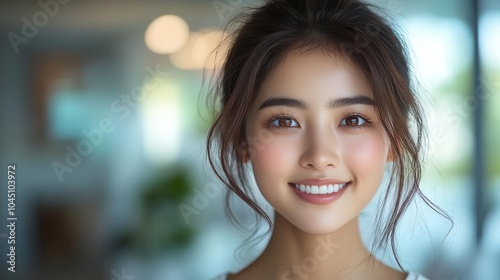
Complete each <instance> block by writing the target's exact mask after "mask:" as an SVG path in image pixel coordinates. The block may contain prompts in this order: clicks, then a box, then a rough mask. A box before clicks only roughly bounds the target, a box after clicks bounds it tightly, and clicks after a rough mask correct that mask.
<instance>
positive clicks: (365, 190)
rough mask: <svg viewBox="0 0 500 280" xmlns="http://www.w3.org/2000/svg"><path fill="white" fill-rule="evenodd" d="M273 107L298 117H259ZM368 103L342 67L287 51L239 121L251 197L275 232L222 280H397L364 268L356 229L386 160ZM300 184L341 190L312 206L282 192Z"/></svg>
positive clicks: (359, 82)
mask: <svg viewBox="0 0 500 280" xmlns="http://www.w3.org/2000/svg"><path fill="white" fill-rule="evenodd" d="M275 97H280V98H288V99H296V100H299V101H302V103H304V104H307V107H303V108H298V107H297V106H288V105H283V104H282V105H276V104H275V106H268V107H265V108H261V109H259V108H260V107H261V105H262V104H263V103H264V102H265V101H266V100H268V99H269V98H275ZM372 97H373V96H372V91H371V89H370V87H369V85H368V83H367V82H366V80H365V78H364V76H363V75H362V74H361V72H360V71H359V70H358V69H356V67H355V66H354V65H353V64H352V63H350V62H349V61H348V59H345V58H344V57H340V56H335V55H331V54H330V55H328V54H326V53H325V52H320V51H309V52H299V51H292V52H290V53H289V54H288V55H287V56H286V58H285V59H284V61H283V62H282V63H280V64H279V65H278V66H277V67H276V68H275V69H274V70H273V71H272V72H271V73H270V74H269V75H268V77H267V78H266V80H265V81H264V84H263V85H262V87H261V89H260V91H259V93H258V97H257V99H256V101H255V102H254V104H253V106H252V109H251V111H250V112H248V114H247V119H246V123H247V130H246V139H247V142H248V143H249V144H248V146H247V147H246V149H245V151H244V152H245V153H246V155H247V156H246V158H244V161H245V162H247V163H249V162H251V164H252V170H253V172H254V176H255V180H256V183H257V185H258V187H259V190H260V191H261V193H262V195H263V196H264V198H265V199H266V200H267V201H268V202H269V203H270V204H271V206H273V208H274V209H275V221H274V222H275V226H274V229H273V233H272V236H271V239H270V241H269V244H268V245H267V247H266V249H265V250H264V252H263V253H262V254H261V255H260V256H259V257H258V258H257V259H256V260H255V261H254V262H253V263H252V264H250V265H249V266H248V267H246V268H245V269H243V270H242V271H240V272H239V273H237V274H231V275H229V277H228V279H230V280H241V279H243V280H245V279H252V280H254V279H263V280H266V279H280V280H281V279H318V280H322V279H325V280H326V279H345V280H351V279H356V280H361V279H362V280H367V279H384V280H388V279H394V280H403V279H405V278H406V276H407V274H406V273H403V272H400V271H398V270H395V269H393V268H391V267H389V266H386V265H385V264H383V263H382V262H380V261H378V260H374V262H373V263H371V262H367V257H368V256H370V253H369V252H368V251H367V250H366V249H365V247H364V245H363V243H362V240H361V236H360V232H359V227H358V215H359V214H360V213H361V211H362V210H363V208H364V207H365V206H366V205H367V204H368V203H369V202H370V201H371V200H372V198H373V197H374V196H375V194H376V192H377V190H378V188H379V186H380V184H381V181H382V178H383V174H384V169H385V165H386V163H387V162H388V161H390V160H391V153H390V145H389V141H388V139H387V136H386V134H385V131H384V129H383V127H382V124H381V122H380V120H379V118H378V115H377V108H376V106H375V105H374V104H370V102H369V100H370V99H372ZM339 100H342V101H344V102H339ZM329 101H333V102H330V103H331V104H333V106H330V107H329V106H327V104H328V103H329ZM346 101H350V102H346ZM296 103H297V102H296ZM348 103H349V104H348ZM350 103H353V104H350ZM310 178H330V179H336V180H341V181H344V182H350V186H349V187H348V188H347V189H346V190H345V193H344V194H343V195H342V196H341V197H340V198H339V199H338V200H336V201H334V202H332V203H330V204H327V205H315V204H311V203H308V202H305V201H303V200H301V199H300V198H299V197H298V196H297V195H296V194H295V192H294V190H293V189H292V187H290V185H289V183H291V182H296V181H299V180H303V179H310Z"/></svg>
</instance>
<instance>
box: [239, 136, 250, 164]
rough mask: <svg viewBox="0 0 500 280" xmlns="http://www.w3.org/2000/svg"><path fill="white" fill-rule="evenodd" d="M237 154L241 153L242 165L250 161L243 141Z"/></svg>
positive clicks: (245, 143)
mask: <svg viewBox="0 0 500 280" xmlns="http://www.w3.org/2000/svg"><path fill="white" fill-rule="evenodd" d="M239 152H240V153H241V162H242V163H246V162H248V161H249V160H250V156H249V154H248V146H247V142H245V141H243V142H242V143H241V149H240V150H239Z"/></svg>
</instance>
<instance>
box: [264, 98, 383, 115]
mask: <svg viewBox="0 0 500 280" xmlns="http://www.w3.org/2000/svg"><path fill="white" fill-rule="evenodd" d="M359 104H361V105H370V106H376V102H375V100H373V99H372V98H370V97H368V96H355V97H344V98H338V99H331V100H329V101H328V103H327V105H326V107H327V108H330V109H333V108H338V107H344V106H349V105H359ZM273 106H286V107H293V108H299V109H302V110H307V109H308V108H309V107H310V106H309V104H307V102H305V101H304V100H302V99H294V98H288V97H272V98H269V99H267V100H266V101H264V102H263V103H262V104H261V105H260V106H259V108H258V109H257V111H259V110H262V109H264V108H268V107H273Z"/></svg>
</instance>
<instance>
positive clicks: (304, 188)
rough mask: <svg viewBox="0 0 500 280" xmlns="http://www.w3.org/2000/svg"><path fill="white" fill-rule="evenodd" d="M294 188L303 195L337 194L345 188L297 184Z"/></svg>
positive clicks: (331, 185) (343, 185) (340, 185)
mask: <svg viewBox="0 0 500 280" xmlns="http://www.w3.org/2000/svg"><path fill="white" fill-rule="evenodd" d="M294 185H295V188H297V189H298V190H300V191H301V192H304V193H310V194H328V193H333V192H338V191H340V190H341V189H343V188H344V187H345V185H346V184H345V183H344V184H330V185H322V186H316V185H299V184H294Z"/></svg>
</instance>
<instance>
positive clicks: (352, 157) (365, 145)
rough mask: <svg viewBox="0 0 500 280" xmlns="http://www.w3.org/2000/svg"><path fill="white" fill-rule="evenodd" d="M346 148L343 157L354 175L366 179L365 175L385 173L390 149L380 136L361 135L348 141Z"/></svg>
mask: <svg viewBox="0 0 500 280" xmlns="http://www.w3.org/2000/svg"><path fill="white" fill-rule="evenodd" d="M345 147H346V149H345V150H344V151H343V156H344V159H345V161H346V164H347V165H348V166H349V167H350V168H351V169H353V173H354V174H356V175H358V176H359V175H361V176H360V177H364V176H362V175H363V174H366V175H368V174H373V173H374V172H375V173H380V172H382V171H383V169H384V165H385V162H386V159H387V153H388V148H387V145H386V143H385V141H384V139H383V137H381V136H380V135H379V134H368V135H362V136H361V135H360V137H356V138H354V139H350V141H346V146H345ZM377 167H378V168H377ZM360 179H361V178H360Z"/></svg>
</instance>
